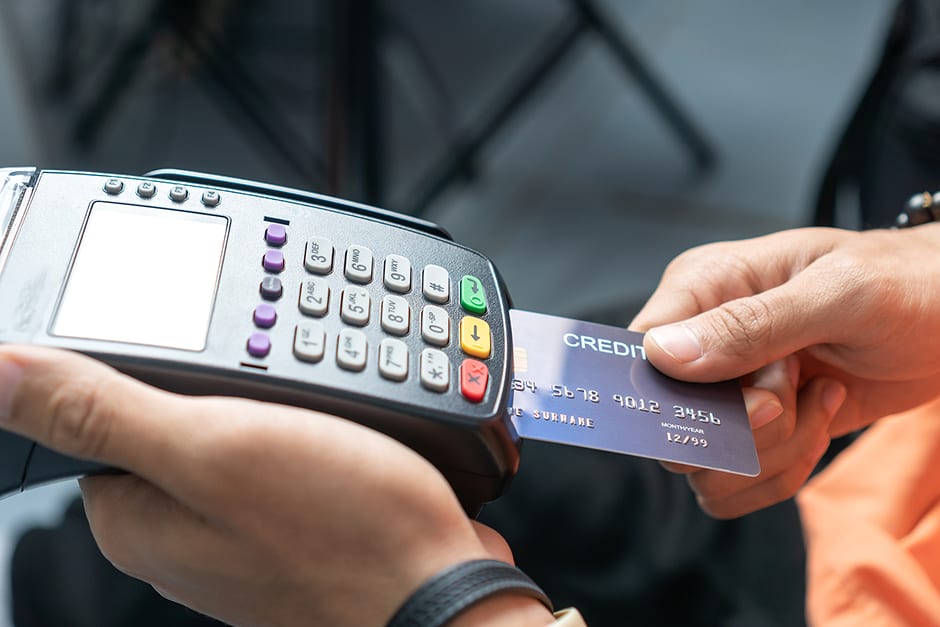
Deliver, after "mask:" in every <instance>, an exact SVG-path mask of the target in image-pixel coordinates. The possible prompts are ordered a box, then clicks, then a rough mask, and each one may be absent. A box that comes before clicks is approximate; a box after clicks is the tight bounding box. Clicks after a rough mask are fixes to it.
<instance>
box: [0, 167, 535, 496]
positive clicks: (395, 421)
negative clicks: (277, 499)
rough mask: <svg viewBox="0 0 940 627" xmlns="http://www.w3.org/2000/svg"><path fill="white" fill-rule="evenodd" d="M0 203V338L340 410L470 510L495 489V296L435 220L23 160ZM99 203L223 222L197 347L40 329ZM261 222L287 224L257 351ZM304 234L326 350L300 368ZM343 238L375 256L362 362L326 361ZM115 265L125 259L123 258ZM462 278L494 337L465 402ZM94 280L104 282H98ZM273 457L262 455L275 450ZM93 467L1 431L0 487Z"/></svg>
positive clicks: (501, 480) (156, 380) (503, 299)
mask: <svg viewBox="0 0 940 627" xmlns="http://www.w3.org/2000/svg"><path fill="white" fill-rule="evenodd" d="M109 179H119V180H120V181H122V182H123V184H124V186H123V191H122V192H121V193H119V194H108V193H106V192H105V190H104V185H105V182H106V181H108V180H109ZM143 181H151V182H152V183H154V184H155V185H156V187H157V193H156V195H154V196H153V197H152V198H150V199H146V198H141V197H140V196H138V195H137V194H136V193H135V190H136V189H137V187H138V185H139V184H140V183H141V182H143ZM175 185H183V186H184V187H185V188H186V189H187V191H188V197H187V199H186V200H185V201H183V202H174V201H172V200H171V199H170V198H169V196H168V194H167V192H168V190H169V189H170V187H171V186H175ZM207 190H211V191H215V192H218V193H219V194H220V196H221V203H220V204H219V205H218V206H216V207H208V206H205V205H204V204H203V203H202V202H201V201H200V199H201V197H202V194H203V192H205V191H207ZM0 201H2V205H0V218H2V220H3V221H2V222H0V237H2V238H3V239H2V242H0V343H18V344H35V345H43V346H54V347H59V348H64V349H71V350H75V351H78V352H81V353H84V354H87V355H90V356H92V357H94V358H97V359H100V360H101V361H104V362H106V363H108V364H110V365H111V366H113V367H115V368H117V369H118V370H121V371H123V372H126V373H128V374H130V375H132V376H134V377H136V378H138V379H140V380H143V381H145V382H148V383H150V384H153V385H156V386H158V387H161V388H164V389H167V390H171V391H174V392H179V393H185V394H195V395H206V394H212V395H226V396H239V397H247V398H253V399H258V400H262V401H269V402H274V403H281V404H287V405H292V406H296V407H303V408H309V409H317V410H322V411H325V412H329V413H332V414H335V415H338V416H341V417H344V418H347V419H351V420H354V421H356V422H359V423H361V424H364V425H367V426H369V427H372V428H374V429H377V430H379V431H382V432H384V433H386V434H388V435H390V436H392V437H394V438H396V439H398V440H399V441H401V442H403V443H405V444H406V445H408V446H410V447H411V448H413V449H414V450H416V451H417V452H419V453H420V454H422V455H423V456H424V457H426V458H427V459H428V460H430V461H431V462H432V463H433V464H434V465H435V466H436V467H437V468H438V469H439V470H440V471H441V472H442V473H443V474H444V476H445V477H446V478H447V479H448V481H449V482H450V483H451V485H452V486H453V488H454V490H455V492H456V493H457V495H458V497H459V498H460V500H461V502H462V504H463V505H464V507H465V508H466V509H467V511H468V512H476V511H477V510H478V509H479V508H480V507H481V506H482V504H483V503H485V502H487V501H490V500H493V499H495V498H496V497H498V496H499V495H500V494H501V493H502V492H503V491H504V490H505V489H506V487H507V486H508V483H509V481H510V480H511V478H512V476H513V475H514V474H515V472H516V470H517V468H518V464H519V450H520V441H519V438H518V437H517V435H516V433H515V430H514V429H513V427H512V424H511V421H510V420H509V417H508V415H507V406H508V403H509V393H510V392H509V390H510V383H511V376H510V355H511V337H510V328H509V316H508V309H509V303H508V296H507V294H506V293H505V290H504V287H503V285H502V283H501V281H500V279H499V276H498V274H497V272H496V270H495V268H494V267H493V265H492V263H491V262H490V261H489V260H487V259H486V258H485V257H484V256H482V255H481V254H479V253H477V252H474V251H472V250H470V249H468V248H466V247H463V246H460V245H458V244H456V243H454V242H453V241H450V240H449V239H448V236H447V234H446V233H445V232H443V231H441V230H440V229H437V228H436V227H434V225H432V224H430V223H427V222H423V221H420V220H413V219H411V218H409V217H407V216H401V215H399V214H393V213H391V212H387V211H384V210H381V209H376V208H373V207H368V206H365V205H360V204H357V203H351V202H347V201H343V200H340V199H336V198H331V197H328V196H320V195H316V194H311V193H308V192H302V191H298V190H290V189H285V188H278V187H273V186H265V185H263V184H259V183H253V182H250V181H242V180H237V179H226V178H223V177H214V176H211V175H203V174H197V173H190V172H181V171H159V172H155V173H152V174H151V175H150V176H149V177H135V176H124V175H111V174H97V173H82V172H65V171H49V170H45V171H37V170H33V169H31V168H16V169H8V170H0ZM98 202H107V203H112V204H113V203H117V204H125V205H133V206H145V207H152V208H160V209H166V210H169V211H184V212H192V213H199V214H207V215H214V216H224V217H225V218H226V219H227V221H228V231H227V241H226V244H225V249H224V254H223V258H222V264H221V270H220V273H219V280H218V285H217V291H216V298H215V302H214V307H213V310H212V314H211V319H210V324H209V331H208V335H207V340H206V347H205V349H204V350H202V351H198V352H197V351H186V350H178V349H172V348H163V347H156V346H146V345H138V344H132V343H124V342H111V341H101V340H89V339H79V338H69V337H58V336H55V335H53V334H52V333H51V330H52V329H53V323H54V320H55V316H56V311H57V305H58V303H59V301H60V298H61V296H62V293H63V288H64V286H65V284H66V282H67V279H68V276H69V272H70V268H71V266H72V264H73V262H74V258H75V254H76V251H77V249H78V245H79V242H80V240H81V237H82V232H83V228H84V226H85V223H86V219H87V216H88V215H89V213H90V211H91V208H92V207H93V206H94V204H95V203H98ZM272 222H276V223H282V224H283V223H287V224H286V229H287V231H288V241H287V243H286V244H285V245H284V246H283V247H282V248H281V250H282V251H283V254H284V256H285V258H286V260H287V264H286V268H285V269H284V271H283V272H281V273H279V274H278V277H279V278H280V279H281V281H282V282H283V284H284V288H285V289H284V296H283V297H282V298H281V299H280V300H279V301H278V302H277V303H276V306H277V310H278V321H277V323H276V324H275V326H274V327H273V328H271V329H269V330H267V331H266V332H267V333H268V334H269V336H270V338H271V343H272V349H271V352H270V354H269V355H267V356H266V357H264V358H255V357H252V356H251V355H249V354H248V352H247V351H246V341H247V338H248V337H249V335H250V334H251V333H252V332H254V331H256V330H257V329H255V325H254V323H253V320H252V312H253V310H254V308H255V307H256V306H257V305H258V304H259V303H261V302H263V301H262V300H261V297H260V295H259V284H260V281H261V280H262V279H263V278H264V276H265V275H266V271H265V270H264V269H263V267H262V262H261V260H262V257H263V255H264V254H265V251H266V250H268V249H269V248H270V246H269V245H268V244H267V243H266V242H265V239H264V232H265V228H266V226H267V225H268V224H271V223H272ZM314 236H325V237H329V238H330V239H331V240H332V241H333V244H334V247H335V251H336V253H335V260H334V265H333V270H332V272H331V273H330V274H329V275H327V276H326V277H325V278H326V279H327V280H328V281H330V284H331V290H330V301H331V302H330V311H329V313H328V314H327V315H326V316H325V317H324V318H322V319H321V320H320V321H321V322H322V323H323V324H324V326H325V327H326V337H327V344H326V349H327V350H326V356H325V357H324V358H323V360H322V361H320V362H319V363H307V362H303V361H300V360H298V359H297V358H296V357H295V356H294V355H293V352H292V346H293V339H294V330H295V325H296V324H297V323H299V322H300V321H301V320H303V319H304V318H305V316H304V315H303V314H302V313H301V312H300V311H299V309H298V298H299V292H300V285H301V282H302V280H304V279H305V278H306V277H307V276H308V273H307V271H306V270H305V268H304V264H303V259H304V246H305V243H306V241H307V240H308V239H309V238H311V237H314ZM353 244H355V245H362V246H366V247H368V248H370V249H371V250H372V251H373V253H374V258H375V275H376V276H375V278H374V279H373V281H371V283H369V284H367V285H365V286H364V287H365V288H366V289H368V290H369V292H370V294H371V297H372V298H371V303H372V310H373V311H372V314H371V321H370V323H369V324H368V325H366V326H365V327H362V328H361V330H362V331H363V332H364V333H365V334H366V336H367V339H368V346H369V358H368V363H367V366H366V368H365V369H364V370H363V371H361V372H351V371H348V370H344V369H342V368H340V367H339V366H338V365H337V363H336V358H335V351H336V337H337V335H338V333H339V331H340V330H341V329H342V328H344V327H346V326H348V325H346V324H345V323H343V322H342V320H341V319H340V315H339V298H340V292H341V291H342V288H343V287H344V286H345V285H348V284H349V281H347V280H346V279H345V278H344V276H343V255H344V252H345V251H346V249H347V247H348V246H350V245H353ZM184 252H185V251H180V254H183V253H184ZM389 254H398V255H403V256H405V257H407V258H408V259H410V261H411V264H412V268H413V274H414V277H413V279H412V288H411V290H410V291H409V292H408V293H405V294H400V296H402V297H403V298H405V299H406V300H407V301H408V303H409V306H410V309H411V312H412V313H411V315H412V323H411V329H410V332H409V333H408V334H407V336H405V337H401V338H398V339H401V340H403V341H404V342H405V343H406V344H407V346H408V349H409V354H410V359H409V372H408V377H407V379H406V380H405V381H404V382H397V381H391V380H388V379H386V378H384V377H382V376H381V375H380V373H379V372H378V368H377V367H376V360H377V358H378V354H377V351H378V346H379V342H380V341H381V340H382V338H383V337H387V336H388V334H386V333H385V332H384V331H383V330H382V328H381V326H380V324H379V322H378V319H379V311H378V307H379V303H380V302H381V300H382V296H383V295H384V294H385V293H386V290H385V288H384V286H383V284H382V262H383V261H384V259H385V258H386V256H387V255H389ZM121 262H122V263H131V264H132V263H134V260H133V259H127V260H121ZM427 264H435V265H440V266H443V267H445V268H446V269H447V270H448V271H449V273H450V280H451V298H450V300H449V302H448V303H446V304H443V305H440V306H441V307H443V308H444V309H445V310H447V312H448V314H449V316H450V319H451V324H452V331H451V340H450V342H449V344H448V345H447V346H445V347H443V348H440V350H442V351H444V352H445V353H446V354H447V355H448V358H449V360H450V368H451V374H450V378H451V383H450V387H449V389H448V391H447V392H445V393H439V392H434V391H431V390H428V389H425V388H424V387H423V386H422V385H421V384H420V382H419V377H418V358H419V355H420V353H421V351H422V349H424V348H427V347H429V345H428V344H427V343H426V342H425V341H424V340H423V338H422V337H421V333H420V329H419V325H420V321H419V317H420V312H421V310H422V307H423V306H424V305H425V304H427V301H425V299H424V296H423V294H422V290H421V270H422V268H424V266H425V265H427ZM464 275H472V276H475V277H477V278H478V279H479V280H480V282H481V284H482V285H483V287H484V289H485V292H486V295H487V299H488V310H487V312H486V313H485V314H482V315H480V316H479V318H480V319H483V320H485V321H486V322H487V323H488V325H489V326H490V329H491V335H492V347H493V348H492V353H491V355H490V357H489V358H486V359H482V360H481V361H483V362H484V363H485V364H486V366H487V368H488V370H489V383H488V386H487V388H486V393H485V396H484V398H483V400H482V402H479V403H475V402H471V401H469V400H467V399H466V398H464V397H463V396H462V395H461V393H460V390H459V385H460V382H459V366H460V364H461V362H462V361H463V360H464V359H466V358H467V357H468V356H467V355H465V354H464V353H463V352H462V351H461V348H460V345H459V339H458V338H457V337H456V336H457V328H458V323H459V321H460V320H461V319H462V318H463V317H464V316H466V315H468V314H467V312H464V311H462V310H461V308H460V304H459V302H458V300H459V299H458V284H459V281H460V277H462V276H464ZM102 281H103V284H106V283H107V278H106V277H102ZM108 287H109V288H110V289H120V286H108ZM181 306H185V303H181ZM433 348H438V347H433ZM271 454H272V456H276V455H277V452H276V451H272V452H271ZM102 470H105V469H103V468H101V467H100V466H98V465H96V464H92V463H89V462H85V461H80V460H74V459H70V458H67V457H64V456H61V455H58V454H57V453H54V452H52V451H50V450H48V449H45V448H44V447H41V446H38V445H34V444H33V443H32V442H29V441H27V440H24V439H22V438H19V437H17V436H13V435H11V434H8V433H0V494H8V493H11V492H16V491H19V490H22V489H24V488H28V487H31V486H33V485H36V484H39V483H44V482H47V481H51V480H55V479H60V478H65V477H70V476H77V475H82V474H87V473H90V472H98V471H102Z"/></svg>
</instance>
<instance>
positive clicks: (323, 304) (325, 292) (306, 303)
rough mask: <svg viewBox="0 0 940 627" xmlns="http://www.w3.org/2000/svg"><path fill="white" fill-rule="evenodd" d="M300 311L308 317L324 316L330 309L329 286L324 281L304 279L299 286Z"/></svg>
mask: <svg viewBox="0 0 940 627" xmlns="http://www.w3.org/2000/svg"><path fill="white" fill-rule="evenodd" d="M299 306H300V311H301V312H303V313H305V314H307V315H308V316H317V317H321V316H325V315H326V314H327V311H329V308H330V284H329V283H327V282H326V281H325V280H324V279H320V278H312V279H304V282H303V283H301V284H300V301H299Z"/></svg>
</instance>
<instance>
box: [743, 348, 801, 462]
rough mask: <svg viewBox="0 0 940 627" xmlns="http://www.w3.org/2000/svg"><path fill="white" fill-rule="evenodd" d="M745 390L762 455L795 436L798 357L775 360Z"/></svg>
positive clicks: (752, 427) (758, 450) (798, 378)
mask: <svg viewBox="0 0 940 627" xmlns="http://www.w3.org/2000/svg"><path fill="white" fill-rule="evenodd" d="M748 378H749V379H750V381H751V385H750V386H748V387H745V388H744V389H743V393H744V402H745V405H746V407H747V412H748V418H749V419H750V421H751V429H753V430H754V446H755V448H756V449H757V452H758V455H760V454H761V452H762V451H764V450H766V449H769V448H772V447H774V446H777V445H778V444H780V443H781V442H783V441H785V440H787V439H788V438H790V436H791V435H793V429H794V428H795V426H796V416H797V386H798V385H799V380H800V361H799V359H797V357H796V356H794V355H789V356H787V357H786V358H785V359H782V360H779V361H775V362H773V363H771V364H769V365H767V366H765V367H764V368H761V369H760V370H758V371H757V372H755V373H754V374H752V375H750V376H749V377H748Z"/></svg>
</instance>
